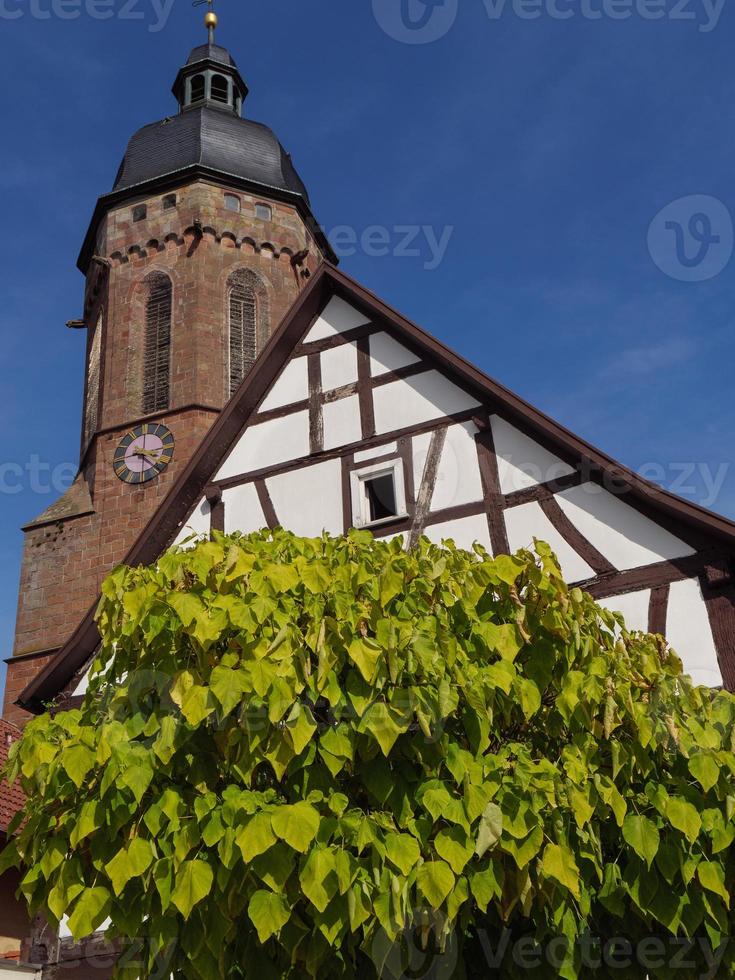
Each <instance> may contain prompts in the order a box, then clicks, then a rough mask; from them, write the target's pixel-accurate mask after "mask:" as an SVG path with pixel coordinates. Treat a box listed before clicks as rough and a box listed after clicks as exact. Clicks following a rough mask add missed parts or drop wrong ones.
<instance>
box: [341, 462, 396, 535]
mask: <svg viewBox="0 0 735 980" xmlns="http://www.w3.org/2000/svg"><path fill="white" fill-rule="evenodd" d="M351 482H352V486H351V489H352V518H353V523H354V525H355V526H356V527H371V526H373V525H375V524H383V523H387V522H389V521H395V520H396V519H400V518H402V517H405V516H406V494H405V490H404V484H403V463H402V461H401V460H400V459H396V460H395V461H391V462H389V463H380V464H377V465H374V466H366V467H363V468H362V469H360V470H353V472H352V477H351Z"/></svg>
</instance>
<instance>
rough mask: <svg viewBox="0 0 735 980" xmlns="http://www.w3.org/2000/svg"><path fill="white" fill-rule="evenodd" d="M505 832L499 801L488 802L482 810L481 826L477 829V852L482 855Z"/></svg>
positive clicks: (479, 855)
mask: <svg viewBox="0 0 735 980" xmlns="http://www.w3.org/2000/svg"><path fill="white" fill-rule="evenodd" d="M502 833H503V811H502V810H501V809H500V807H499V806H498V805H497V803H488V805H487V806H486V807H485V809H484V810H483V812H482V817H481V818H480V826H479V828H478V831H477V843H476V844H475V853H476V854H477V856H478V857H482V856H483V854H485V852H486V851H488V850H489V849H490V848H491V847H494V846H495V845H496V844H497V842H498V841H499V840H500V837H501V834H502Z"/></svg>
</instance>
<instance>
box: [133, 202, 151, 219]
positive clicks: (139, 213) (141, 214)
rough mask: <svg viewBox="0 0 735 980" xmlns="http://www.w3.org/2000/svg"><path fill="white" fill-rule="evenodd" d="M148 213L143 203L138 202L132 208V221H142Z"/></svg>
mask: <svg viewBox="0 0 735 980" xmlns="http://www.w3.org/2000/svg"><path fill="white" fill-rule="evenodd" d="M147 215H148V208H147V206H146V205H145V204H139V205H138V206H137V207H135V208H133V221H143V219H144V218H145V217H147Z"/></svg>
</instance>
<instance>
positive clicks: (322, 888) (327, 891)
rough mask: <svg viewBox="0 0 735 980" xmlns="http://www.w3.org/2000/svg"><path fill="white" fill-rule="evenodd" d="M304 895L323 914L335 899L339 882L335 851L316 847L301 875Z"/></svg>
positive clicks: (310, 853)
mask: <svg viewBox="0 0 735 980" xmlns="http://www.w3.org/2000/svg"><path fill="white" fill-rule="evenodd" d="M299 881H300V882H301V888H302V890H303V892H304V895H306V897H307V898H308V899H309V901H310V902H311V903H312V905H314V906H316V908H317V909H318V910H319V911H320V912H323V911H324V910H325V909H326V907H327V905H329V903H330V902H331V901H332V899H333V898H334V896H335V894H336V892H337V888H338V886H339V880H338V878H337V860H336V856H335V853H334V851H332V850H330V849H329V848H326V847H314V848H312V850H311V851H310V852H309V856H308V858H307V859H306V863H305V864H304V866H303V868H302V869H301V874H300V875H299Z"/></svg>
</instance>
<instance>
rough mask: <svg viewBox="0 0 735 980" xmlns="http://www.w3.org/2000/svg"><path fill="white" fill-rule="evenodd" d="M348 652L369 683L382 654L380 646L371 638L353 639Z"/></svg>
mask: <svg viewBox="0 0 735 980" xmlns="http://www.w3.org/2000/svg"><path fill="white" fill-rule="evenodd" d="M348 653H349V655H350V659H351V660H352V661H353V663H354V664H355V665H356V666H357V669H358V670H359V671H360V673H361V674H362V676H363V677H364V679H365V680H366V681H367V682H368V683H370V682H371V681H372V679H373V677H374V676H375V671H376V670H377V667H378V662H379V661H380V658H381V655H382V651H381V649H380V647H379V646H378V645H377V643H375V642H373V641H372V640H353V641H352V643H351V644H350V646H349V648H348Z"/></svg>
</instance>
